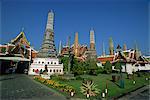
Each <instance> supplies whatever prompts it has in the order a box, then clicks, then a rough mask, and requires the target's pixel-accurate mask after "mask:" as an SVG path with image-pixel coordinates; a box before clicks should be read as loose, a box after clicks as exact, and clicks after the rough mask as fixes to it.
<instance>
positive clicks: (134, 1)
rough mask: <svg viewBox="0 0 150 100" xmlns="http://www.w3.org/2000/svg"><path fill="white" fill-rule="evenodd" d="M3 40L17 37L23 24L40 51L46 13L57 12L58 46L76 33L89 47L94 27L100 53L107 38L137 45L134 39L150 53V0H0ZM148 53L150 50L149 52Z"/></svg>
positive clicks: (98, 52) (0, 25)
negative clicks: (90, 32)
mask: <svg viewBox="0 0 150 100" xmlns="http://www.w3.org/2000/svg"><path fill="white" fill-rule="evenodd" d="M0 1H1V2H0V18H1V22H0V23H1V24H0V34H1V41H0V43H1V44H3V43H7V42H9V41H10V40H11V39H13V38H15V37H16V36H17V35H18V34H19V32H20V31H21V28H22V27H24V31H25V35H26V37H27V39H28V40H29V41H30V43H31V45H32V46H33V47H34V48H35V49H36V50H38V49H39V48H40V46H41V44H42V41H43V34H44V31H45V27H46V21H47V14H48V11H50V10H51V9H52V10H53V11H54V13H55V22H54V34H55V45H56V48H58V44H59V41H60V40H61V41H62V43H63V44H66V41H67V37H68V36H71V43H73V42H74V35H75V32H78V33H79V43H80V44H87V45H88V46H89V40H90V39H89V31H90V28H91V27H92V28H93V29H94V30H95V36H96V50H97V54H98V55H100V54H101V53H102V43H103V42H104V44H105V49H106V52H107V53H108V39H109V37H112V38H113V41H114V46H115V48H116V46H117V44H120V45H121V46H122V45H123V44H124V43H126V44H127V48H134V45H135V42H136V43H137V45H138V47H139V48H140V50H141V51H142V52H143V53H144V54H149V53H150V48H149V47H150V44H149V42H150V41H149V37H150V36H149V34H150V31H149V22H150V21H149V18H150V16H149V15H150V14H149V13H150V3H149V1H148V0H82V1H81V0H61V1H60V0H0ZM148 52H149V53H148Z"/></svg>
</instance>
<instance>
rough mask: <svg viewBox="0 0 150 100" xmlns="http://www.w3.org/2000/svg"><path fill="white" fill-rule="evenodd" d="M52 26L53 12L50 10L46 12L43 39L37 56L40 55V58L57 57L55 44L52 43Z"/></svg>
mask: <svg viewBox="0 0 150 100" xmlns="http://www.w3.org/2000/svg"><path fill="white" fill-rule="evenodd" d="M53 26H54V13H53V12H52V11H51V12H49V13H48V19H47V24H46V30H45V33H44V39H43V43H42V47H41V49H40V51H39V53H38V55H37V57H41V58H47V57H55V58H56V57H57V54H56V49H55V44H54V30H53Z"/></svg>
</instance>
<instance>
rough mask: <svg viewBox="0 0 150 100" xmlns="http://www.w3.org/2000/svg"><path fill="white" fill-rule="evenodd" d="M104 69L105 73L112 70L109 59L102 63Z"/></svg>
mask: <svg viewBox="0 0 150 100" xmlns="http://www.w3.org/2000/svg"><path fill="white" fill-rule="evenodd" d="M104 71H105V73H106V74H109V73H111V72H112V64H111V63H110V61H106V63H105V64H104Z"/></svg>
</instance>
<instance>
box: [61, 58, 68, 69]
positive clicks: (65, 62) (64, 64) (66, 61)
mask: <svg viewBox="0 0 150 100" xmlns="http://www.w3.org/2000/svg"><path fill="white" fill-rule="evenodd" d="M60 59H61V63H63V66H64V71H65V72H67V70H68V62H69V58H68V57H61V58H60Z"/></svg>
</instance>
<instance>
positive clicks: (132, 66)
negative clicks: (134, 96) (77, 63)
mask: <svg viewBox="0 0 150 100" xmlns="http://www.w3.org/2000/svg"><path fill="white" fill-rule="evenodd" d="M139 52H140V51H138V50H134V49H129V50H125V51H123V50H122V49H121V47H120V45H118V46H117V49H116V53H115V54H114V59H113V61H112V64H113V65H115V63H116V62H118V61H119V62H120V63H122V64H121V65H122V72H127V73H128V74H133V72H136V71H150V61H149V60H148V59H147V58H145V57H144V56H142V55H141V54H139ZM137 53H138V55H137ZM112 69H113V70H115V68H114V66H113V67H112Z"/></svg>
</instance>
